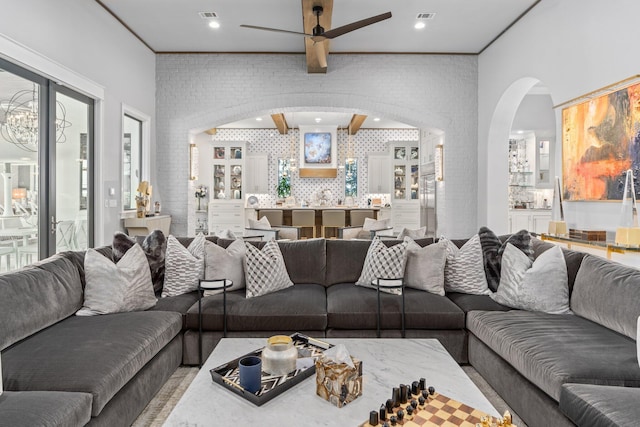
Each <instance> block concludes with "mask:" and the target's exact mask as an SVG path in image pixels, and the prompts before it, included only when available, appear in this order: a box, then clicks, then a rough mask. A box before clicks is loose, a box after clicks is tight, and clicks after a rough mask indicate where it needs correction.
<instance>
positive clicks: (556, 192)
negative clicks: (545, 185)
mask: <svg viewBox="0 0 640 427" xmlns="http://www.w3.org/2000/svg"><path fill="white" fill-rule="evenodd" d="M549 234H551V235H552V236H564V235H566V234H567V223H566V222H565V221H564V210H563V209H562V192H561V189H560V178H558V177H557V176H556V183H555V185H554V187H553V201H552V202H551V221H549Z"/></svg>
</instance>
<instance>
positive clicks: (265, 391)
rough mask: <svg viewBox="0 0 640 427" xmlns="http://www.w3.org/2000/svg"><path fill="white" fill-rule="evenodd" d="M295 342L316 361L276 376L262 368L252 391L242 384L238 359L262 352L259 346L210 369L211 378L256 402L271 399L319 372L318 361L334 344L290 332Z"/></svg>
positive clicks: (296, 345)
mask: <svg viewBox="0 0 640 427" xmlns="http://www.w3.org/2000/svg"><path fill="white" fill-rule="evenodd" d="M290 336H291V339H292V340H293V345H294V346H295V347H296V348H297V349H298V357H299V358H301V357H311V358H313V361H314V363H313V364H312V365H311V366H310V367H308V368H306V369H296V370H295V371H293V372H290V373H289V374H287V375H282V376H274V375H269V374H267V373H265V372H262V380H261V387H260V390H259V391H257V392H255V393H251V392H249V391H247V390H245V389H244V388H242V386H241V385H240V378H239V376H238V361H239V360H240V359H242V358H243V357H246V356H258V357H260V356H261V355H262V350H263V349H264V347H262V348H259V349H257V350H255V351H252V352H250V353H247V354H244V355H242V356H240V357H238V358H236V359H233V360H231V361H230V362H227V363H225V364H224V365H220V366H218V367H216V368H213V369H211V370H210V371H209V372H210V373H211V378H212V379H213V382H215V383H218V384H220V385H221V386H223V387H224V388H226V389H228V390H231V391H232V392H234V393H235V394H237V395H239V396H242V397H244V398H245V399H247V400H248V401H249V402H251V403H253V404H254V405H257V406H262V405H263V404H264V403H265V402H268V401H270V400H271V399H273V398H274V397H276V396H278V395H279V394H281V393H282V392H284V391H286V390H289V389H290V388H291V387H293V386H294V385H296V384H298V383H299V382H301V381H302V380H304V379H305V378H308V377H310V376H311V375H313V374H314V373H315V372H316V365H315V361H316V360H317V359H318V358H319V357H320V356H322V354H323V353H324V351H325V350H327V349H329V348H331V347H333V344H329V343H326V342H324V341H320V340H316V339H314V338H310V337H308V336H306V335H304V334H301V333H299V332H297V333H295V334H292V335H290Z"/></svg>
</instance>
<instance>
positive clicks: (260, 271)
mask: <svg viewBox="0 0 640 427" xmlns="http://www.w3.org/2000/svg"><path fill="white" fill-rule="evenodd" d="M244 244H245V246H246V250H247V254H246V257H245V265H244V271H245V280H246V285H247V293H246V297H247V298H253V297H258V296H261V295H266V294H270V293H272V292H275V291H280V290H282V289H286V288H288V287H291V286H293V282H292V281H291V279H290V278H289V273H288V272H287V267H286V266H285V264H284V258H283V257H282V252H280V247H279V246H278V244H277V243H276V241H275V240H273V239H271V240H269V241H268V242H267V243H266V244H265V245H264V246H263V247H262V250H260V249H258V248H256V247H255V246H253V245H252V244H251V243H249V242H244Z"/></svg>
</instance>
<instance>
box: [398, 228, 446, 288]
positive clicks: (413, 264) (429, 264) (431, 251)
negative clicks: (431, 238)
mask: <svg viewBox="0 0 640 427" xmlns="http://www.w3.org/2000/svg"><path fill="white" fill-rule="evenodd" d="M446 261H447V245H446V242H443V241H439V242H438V243H434V244H431V245H427V246H425V247H424V248H423V247H420V245H419V244H417V243H416V242H414V241H413V240H409V244H408V246H407V264H406V265H405V268H404V283H405V284H406V285H407V286H408V287H410V288H415V289H419V290H421V291H427V292H431V293H432V294H436V295H441V296H444V265H445V263H446Z"/></svg>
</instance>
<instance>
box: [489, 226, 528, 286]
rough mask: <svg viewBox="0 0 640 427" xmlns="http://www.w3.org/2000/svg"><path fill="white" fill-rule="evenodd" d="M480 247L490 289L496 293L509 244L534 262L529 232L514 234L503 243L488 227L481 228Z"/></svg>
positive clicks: (521, 231)
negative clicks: (504, 255)
mask: <svg viewBox="0 0 640 427" xmlns="http://www.w3.org/2000/svg"><path fill="white" fill-rule="evenodd" d="M478 236H479V237H480V245H481V246H482V258H483V260H484V272H485V275H486V276H487V283H488V285H489V289H491V290H492V291H493V292H495V291H496V290H497V289H498V285H499V284H500V270H501V260H502V253H503V252H504V250H505V248H506V245H507V243H511V244H512V245H514V246H515V247H516V248H518V249H520V250H521V251H522V252H523V253H524V254H525V255H527V256H528V257H529V259H530V260H531V261H533V243H532V241H531V234H529V232H528V231H527V230H520V231H518V232H517V233H514V234H512V235H511V236H510V237H509V238H508V239H507V241H505V242H504V243H502V242H501V241H500V239H499V238H498V236H496V234H495V233H494V232H493V231H491V230H490V229H489V228H487V227H481V228H480V231H478Z"/></svg>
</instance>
